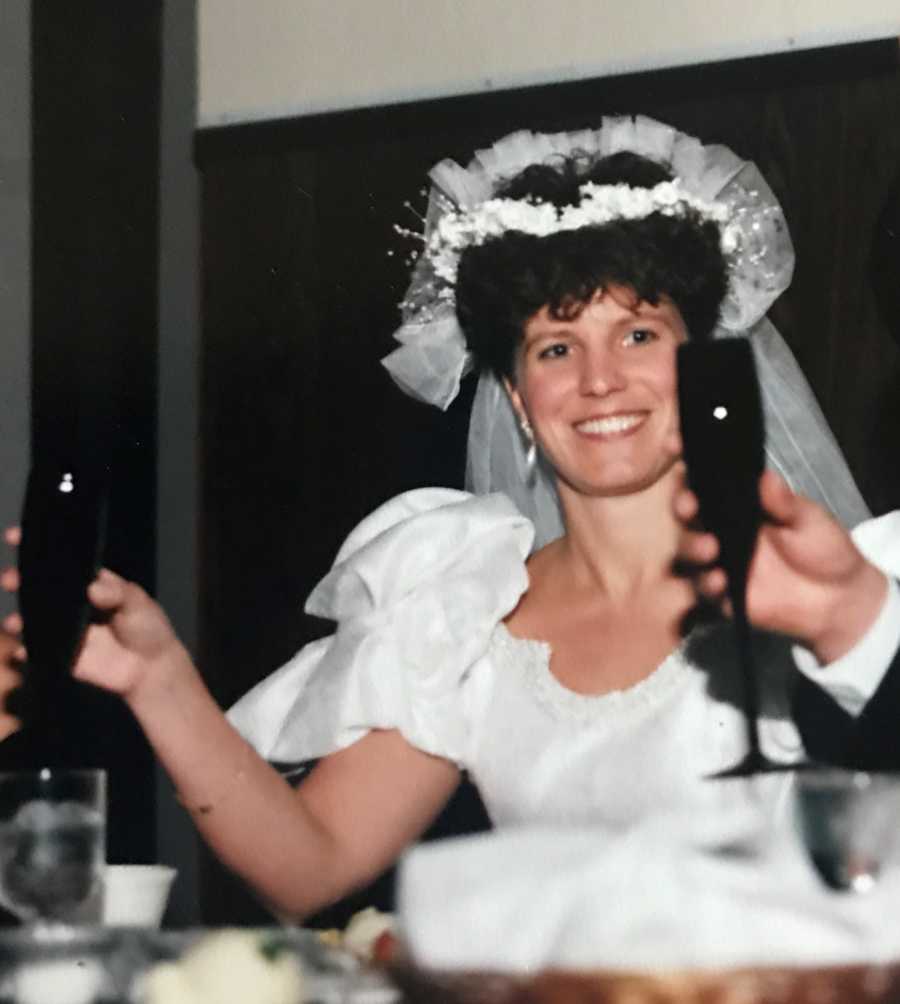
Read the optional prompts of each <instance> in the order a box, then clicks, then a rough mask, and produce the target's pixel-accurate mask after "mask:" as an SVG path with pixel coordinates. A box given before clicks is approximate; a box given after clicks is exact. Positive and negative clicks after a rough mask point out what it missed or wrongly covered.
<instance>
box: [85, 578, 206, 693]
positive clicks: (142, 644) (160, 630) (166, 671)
mask: <svg viewBox="0 0 900 1004" xmlns="http://www.w3.org/2000/svg"><path fill="white" fill-rule="evenodd" d="M88 599H89V600H90V601H91V603H92V604H93V606H94V607H95V608H96V609H97V610H98V611H100V613H101V614H102V615H103V618H102V623H98V624H91V625H90V626H89V627H88V630H87V633H86V635H85V639H84V644H83V645H82V647H81V651H80V652H79V654H78V658H77V659H76V661H75V666H74V668H73V670H72V675H73V676H74V677H75V678H76V679H77V680H81V681H83V682H84V683H92V684H94V685H95V686H97V687H102V688H103V689H104V690H110V691H112V692H113V693H117V694H120V695H121V696H122V697H124V698H125V699H126V700H130V699H132V698H134V697H135V696H136V695H137V693H138V692H139V691H140V690H141V688H142V687H144V686H145V685H147V684H151V683H154V682H155V683H162V684H165V682H166V680H167V679H168V678H170V675H171V674H172V673H173V672H178V671H180V670H181V669H184V668H185V664H186V666H187V667H188V668H189V669H190V670H193V667H192V664H191V662H190V657H189V656H188V654H187V652H186V651H185V650H184V648H183V647H182V645H181V643H180V642H179V640H178V638H177V637H176V636H175V632H174V631H173V630H172V626H171V625H170V623H169V620H168V618H167V617H166V615H165V614H164V613H163V611H162V609H161V608H160V607H159V605H158V604H157V603H156V602H155V601H154V600H152V599H151V598H150V597H149V596H148V595H147V594H146V593H145V592H144V590H143V589H141V587H140V586H138V585H135V583H133V582H128V581H126V580H125V579H123V578H122V577H121V576H119V575H116V574H115V573H114V572H111V571H109V570H108V569H105V568H104V569H101V571H100V573H99V574H98V575H97V578H96V579H94V581H93V582H92V583H91V584H90V586H89V587H88Z"/></svg>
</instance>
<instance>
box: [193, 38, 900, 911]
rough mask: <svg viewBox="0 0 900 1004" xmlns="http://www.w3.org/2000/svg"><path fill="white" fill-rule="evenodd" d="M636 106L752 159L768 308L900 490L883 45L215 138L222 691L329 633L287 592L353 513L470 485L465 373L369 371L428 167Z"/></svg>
mask: <svg viewBox="0 0 900 1004" xmlns="http://www.w3.org/2000/svg"><path fill="white" fill-rule="evenodd" d="M638 112H640V113H644V114H648V115H651V116H654V117H656V118H659V119H661V120H663V121H666V122H670V123H672V124H673V125H675V126H677V127H678V128H680V129H682V130H684V131H686V132H689V133H693V134H695V135H698V136H700V137H701V138H702V139H704V140H705V141H706V142H716V141H718V142H722V143H725V144H727V145H729V146H731V147H732V148H733V149H735V150H736V151H737V152H738V153H740V154H741V155H742V156H744V157H746V158H748V159H752V160H755V161H756V162H757V163H758V165H759V166H760V168H761V170H762V172H763V174H764V175H765V176H766V178H767V179H768V180H769V182H770V184H771V185H772V187H773V188H774V189H775V190H776V192H777V194H778V195H779V197H780V199H781V200H782V203H783V204H784V206H785V209H786V212H787V216H788V220H789V223H790V225H791V230H792V233H793V237H794V241H795V245H796V249H797V259H798V266H797V272H796V279H795V282H794V284H793V286H792V287H791V289H790V290H789V291H788V293H787V294H785V296H784V297H783V298H782V300H781V301H780V303H779V304H778V305H777V310H776V319H777V322H778V323H779V326H780V327H781V329H782V332H783V334H784V335H785V337H786V338H787V339H788V341H789V343H790V344H791V346H792V347H793V349H794V351H795V353H796V355H797V357H798V359H799V361H800V363H801V365H802V366H803V368H804V369H805V371H806V373H807V375H808V377H809V379H810V381H811V383H812V386H813V389H814V390H815V392H816V394H817V395H818V397H819V400H820V402H821V404H822V406H823V408H824V410H825V412H826V414H827V415H828V417H829V419H830V421H831V422H832V424H833V427H834V429H835V432H836V434H837V436H838V438H839V440H840V442H841V444H842V445H843V447H844V449H845V451H846V453H847V456H848V458H849V461H850V464H851V466H852V468H853V470H854V472H855V473H856V476H857V478H858V480H859V482H860V485H861V487H862V489H863V490H864V492H865V494H866V496H867V497H868V500H869V502H870V505H871V506H872V508H873V509H874V510H876V511H883V510H885V509H887V508H890V507H893V506H897V505H900V477H898V474H897V467H898V465H897V463H896V461H895V458H896V457H897V456H898V452H900V421H898V404H897V401H898V398H900V393H898V392H900V346H898V344H897V343H896V342H895V341H894V340H893V339H892V338H891V336H890V334H889V328H888V325H889V323H890V322H889V321H888V319H886V318H884V317H882V316H880V315H879V314H878V312H877V310H876V306H875V301H874V298H873V296H872V291H871V285H870V282H869V271H870V265H869V256H870V251H871V244H872V238H873V233H874V228H875V225H876V221H877V220H878V215H879V213H880V212H881V209H882V207H883V206H884V205H885V202H886V200H887V198H888V193H889V190H890V187H891V182H892V179H894V178H896V177H897V176H898V174H900V125H898V124H900V73H898V61H897V46H896V42H893V41H891V42H885V43H877V44H870V45H862V46H852V47H843V48H837V49H830V50H820V51H816V52H808V53H798V54H793V55H788V56H776V57H768V58H761V59H752V60H741V61H736V62H731V63H723V64H715V65H709V66H700V67H693V68H688V69H680V70H672V71H660V72H656V73H649V74H638V75H633V76H628V77H619V78H612V79H606V80H593V81H587V82H583V83H578V84H565V85H558V86H551V87H540V88H534V89H528V90H521V91H513V92H504V93H499V94H497V93H493V94H485V95H479V96H473V97H464V98H454V99H448V100H445V101H431V102H423V103H421V104H416V105H404V106H396V107H389V108H380V109H366V110H362V111H354V112H345V113H336V114H334V115H322V116H314V117H310V118H301V119H295V120H284V121H279V122H274V123H261V124H257V125H249V126H236V127H231V128H221V129H211V130H207V131H204V132H201V133H200V134H199V135H198V137H197V153H198V160H199V163H200V168H201V175H202V223H201V227H202V241H203V252H202V256H203V269H202V274H203V311H204V318H203V362H202V366H203V388H202V393H201V421H202V438H203V441H202V455H203V488H202V493H203V503H202V505H203V513H202V520H203V525H202V532H201V548H202V554H201V568H202V581H203V585H202V589H201V604H202V607H201V609H202V613H201V635H202V637H201V662H202V664H203V669H204V671H205V673H206V676H207V679H208V680H209V682H210V684H211V686H212V688H213V690H214V691H215V692H216V694H217V695H218V696H219V697H220V698H221V699H222V700H223V701H225V702H229V701H231V700H232V699H234V698H235V697H237V696H238V695H239V694H240V693H242V692H243V691H244V690H245V689H247V687H248V686H250V685H251V684H252V683H254V682H255V681H256V680H258V679H259V678H261V677H262V676H263V675H265V674H266V673H267V672H269V671H270V670H271V669H272V668H273V667H275V666H276V665H278V664H279V663H280V662H281V661H283V660H284V659H286V658H287V657H289V656H290V655H291V654H292V653H293V651H294V650H295V649H296V648H297V647H299V645H300V644H302V643H303V642H304V641H306V640H308V639H310V638H312V637H314V636H315V635H316V634H319V633H322V632H323V631H325V630H327V627H328V626H327V625H323V624H320V623H315V622H312V621H311V620H310V619H308V618H304V616H303V615H302V614H301V607H302V603H303V601H304V599H305V597H306V595H307V594H308V592H309V590H310V589H311V588H312V586H313V585H314V584H315V582H316V581H317V580H318V579H319V578H320V577H321V576H322V575H323V574H324V572H325V571H326V570H327V568H328V567H329V565H330V562H331V560H332V558H333V555H334V552H335V550H336V547H337V546H338V544H339V543H340V541H341V540H342V538H343V537H344V535H345V534H346V533H347V531H348V530H349V529H350V528H351V527H352V526H353V524H354V523H355V522H356V521H357V520H358V519H359V518H360V517H361V516H363V515H364V514H365V513H366V512H368V511H369V510H371V509H372V507H373V506H375V505H376V504H378V503H379V502H381V501H382V500H384V499H385V498H387V497H389V496H391V495H393V494H395V493H396V492H398V491H401V490H403V489H405V488H409V487H412V486H415V485H424V484H443V485H450V486H461V484H462V474H463V458H464V449H465V433H466V423H467V415H468V403H469V398H470V395H471V392H472V389H473V388H472V387H469V388H467V389H466V390H465V391H464V393H463V394H462V395H461V398H460V400H459V401H458V402H457V403H455V404H454V405H453V406H452V407H451V409H450V412H449V413H448V414H447V415H441V414H440V413H438V412H436V411H434V410H433V409H430V408H428V407H426V406H423V405H418V404H416V403H415V402H413V401H410V400H409V399H407V398H405V397H404V396H403V395H402V394H401V393H400V392H399V391H398V390H396V389H395V388H394V387H393V385H392V384H391V382H390V380H389V378H388V377H387V375H386V373H385V372H384V371H383V370H382V368H381V367H380V366H379V364H378V360H379V359H380V357H382V356H383V355H385V354H386V353H387V352H388V351H390V349H391V348H392V347H393V342H392V339H391V333H392V331H393V329H394V328H395V327H396V324H397V320H398V315H397V308H396V304H397V301H398V300H399V299H400V298H401V296H402V294H403V291H404V288H405V284H406V276H407V270H406V267H405V266H404V263H403V257H404V252H405V251H406V250H407V246H406V245H405V244H404V242H403V241H402V240H400V239H399V238H398V237H397V236H396V235H395V234H394V232H393V225H394V224H395V223H403V224H408V223H410V222H411V221H412V217H411V216H410V215H409V211H408V210H406V209H405V208H404V202H405V201H406V200H411V201H412V202H413V204H414V205H415V206H418V207H422V206H423V205H424V199H423V197H422V194H421V187H422V185H423V181H424V177H425V173H426V171H427V170H428V168H429V167H430V166H431V165H432V164H433V163H434V162H436V161H437V160H438V159H440V158H441V157H444V156H453V157H455V158H456V159H458V160H460V161H462V162H465V161H466V160H467V159H468V158H469V156H470V155H471V152H472V150H473V149H475V148H477V147H479V146H484V145H487V144H489V143H490V142H492V141H493V140H494V139H496V138H498V137H499V136H502V135H504V134H505V133H507V132H510V131H512V130H513V129H517V128H532V129H568V128H576V127H583V126H593V125H595V124H597V123H599V120H600V117H601V116H602V115H604V114H615V113H638ZM389 251H393V252H394V253H393V255H390V254H389ZM891 267H894V266H893V265H892V266H891ZM896 268H897V270H900V265H898V266H896ZM465 811H468V810H464V811H463V814H465ZM210 895H211V896H213V897H215V896H216V895H217V893H215V891H214V890H211V891H210ZM229 909H233V910H236V909H237V907H235V906H234V905H233V903H232V905H231V906H229V901H228V897H227V896H220V897H219V899H218V901H217V905H216V910H217V911H219V913H218V914H217V916H218V917H221V916H227V915H228V911H229Z"/></svg>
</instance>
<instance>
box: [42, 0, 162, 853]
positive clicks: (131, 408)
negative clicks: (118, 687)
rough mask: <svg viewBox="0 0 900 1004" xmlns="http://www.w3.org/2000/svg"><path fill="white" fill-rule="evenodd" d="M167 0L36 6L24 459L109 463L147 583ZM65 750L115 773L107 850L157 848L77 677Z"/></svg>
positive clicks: (118, 740) (115, 544) (116, 748)
mask: <svg viewBox="0 0 900 1004" xmlns="http://www.w3.org/2000/svg"><path fill="white" fill-rule="evenodd" d="M161 8H162V2H161V0H129V3H128V4H127V5H122V4H119V3H114V2H111V0H79V2H78V3H71V2H67V0H40V2H38V3H35V4H34V5H33V11H32V80H33V91H32V101H33V104H32V109H33V112H32V143H33V148H32V150H33V162H32V163H33V167H32V196H33V214H32V241H33V253H32V270H33V285H32V291H33V299H32V318H33V328H32V337H33V342H32V353H33V354H32V362H33V365H32V456H33V458H35V459H36V458H41V457H46V456H48V455H50V454H55V455H58V456H61V457H65V458H66V459H71V460H73V461H74V462H76V463H77V462H78V461H82V462H85V461H90V462H93V461H98V460H99V461H101V462H103V463H107V464H109V465H111V469H112V472H113V490H112V498H111V507H110V532H109V540H108V548H107V553H106V563H107V564H108V565H110V566H111V567H113V568H116V569H117V570H119V571H121V572H123V573H124V574H126V575H128V576H129V577H131V578H134V579H136V580H138V581H139V582H141V583H142V584H143V585H144V586H145V587H146V588H148V589H152V588H153V584H154V582H153V580H154V559H155V526H154V521H155V498H156V481H155V476H156V384H157V376H156V370H157V285H158V283H157V273H158V247H159V241H158V187H159V182H158V173H159V100H160V99H159V95H160V21H161ZM69 712H70V713H69V715H68V718H69V719H70V721H72V722H75V723H76V724H75V725H74V727H73V728H72V729H71V732H72V735H71V738H70V739H69V740H68V743H69V746H70V747H71V751H70V758H71V760H72V762H87V761H92V762H96V763H100V764H101V765H104V766H106V767H107V769H108V770H109V771H110V814H111V818H110V832H109V841H110V858H111V860H142V859H145V858H148V857H152V856H153V854H154V820H153V805H154V778H153V766H152V758H151V756H150V754H149V751H148V749H147V747H146V745H145V743H144V741H143V738H142V737H141V735H140V733H139V731H138V729H137V727H136V726H135V724H134V722H133V721H132V719H131V717H130V715H129V714H128V713H127V711H126V709H125V708H124V706H122V705H121V703H120V702H119V701H118V700H117V699H115V698H112V697H109V696H108V695H104V694H100V693H99V692H97V691H94V690H91V689H90V688H87V687H80V686H79V687H77V688H76V690H75V693H74V695H73V697H72V702H71V708H70V709H69Z"/></svg>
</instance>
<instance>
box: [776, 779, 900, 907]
mask: <svg viewBox="0 0 900 1004" xmlns="http://www.w3.org/2000/svg"><path fill="white" fill-rule="evenodd" d="M795 806H796V812H797V824H798V827H799V830H800V836H801V839H802V841H803V845H804V847H805V848H806V852H807V854H808V855H809V858H810V860H811V861H812V863H813V865H814V866H815V868H816V871H817V872H818V873H819V875H820V876H821V878H822V880H823V881H824V882H825V884H826V885H827V886H829V887H830V888H831V889H835V890H840V891H850V892H866V891H868V890H869V889H871V888H872V887H873V886H874V885H875V883H876V881H877V879H878V875H879V873H880V871H881V870H882V869H883V868H884V867H885V865H887V864H888V863H889V862H890V861H891V860H894V859H896V857H897V852H898V834H900V774H887V773H885V774H882V773H868V772H866V771H853V770H841V769H839V768H821V769H818V770H810V771H804V772H802V773H799V774H798V775H797V777H796V799H795Z"/></svg>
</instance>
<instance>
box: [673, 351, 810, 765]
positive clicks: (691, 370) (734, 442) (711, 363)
mask: <svg viewBox="0 0 900 1004" xmlns="http://www.w3.org/2000/svg"><path fill="white" fill-rule="evenodd" d="M678 403H679V415H680V423H681V438H682V443H683V452H684V460H685V464H686V465H687V473H688V482H689V484H690V487H691V490H692V491H693V492H694V494H695V495H696V496H697V500H698V502H699V504H700V519H701V521H702V522H703V525H704V527H705V528H706V529H707V530H709V531H710V532H711V533H714V534H715V535H716V537H717V538H718V541H719V564H720V565H721V566H722V568H723V569H724V570H725V573H726V575H727V576H728V598H729V600H730V601H731V608H732V616H733V620H734V631H735V639H736V642H737V656H738V660H739V663H740V668H741V677H742V680H743V712H744V719H745V722H746V726H747V747H748V750H747V755H746V756H745V757H744V758H743V760H741V761H740V763H738V764H735V765H734V766H733V767H730V768H728V769H727V770H724V771H722V772H720V773H718V774H715V775H714V777H717V778H728V777H748V776H750V775H753V774H759V773H764V772H768V771H784V770H794V769H797V768H798V767H800V766H806V764H802V765H801V764H783V763H777V762H775V761H773V760H770V759H769V758H768V757H766V756H765V754H764V753H763V752H762V749H761V748H760V742H759V725H758V722H757V718H758V714H759V697H758V681H757V674H756V667H755V665H754V658H753V645H752V640H751V633H750V624H749V622H748V620H747V605H746V592H747V573H748V569H749V567H750V561H751V559H752V557H753V551H754V549H755V547H756V538H757V534H758V532H759V527H760V524H761V523H762V508H761V506H760V503H759V479H760V476H761V475H762V472H763V468H764V466H765V424H764V418H763V408H762V399H761V395H760V389H759V381H758V378H757V374H756V364H755V363H754V360H753V350H752V349H751V348H750V344H749V342H748V341H747V339H745V338H726V339H722V340H717V341H711V342H687V343H685V344H683V345H681V346H679V349H678Z"/></svg>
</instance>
